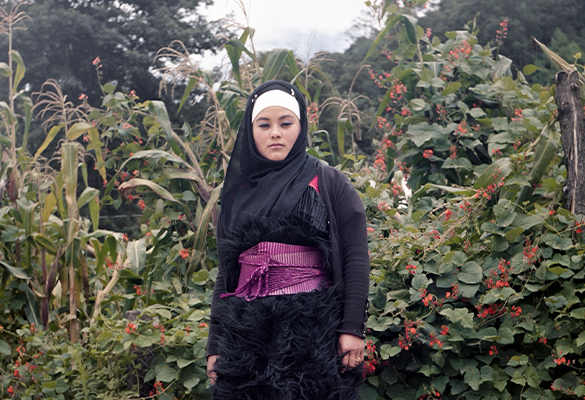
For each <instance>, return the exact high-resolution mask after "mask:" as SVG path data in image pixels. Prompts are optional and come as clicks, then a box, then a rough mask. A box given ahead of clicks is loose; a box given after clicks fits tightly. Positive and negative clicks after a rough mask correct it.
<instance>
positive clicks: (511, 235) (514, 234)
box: [504, 226, 525, 243]
mask: <svg viewBox="0 0 585 400" xmlns="http://www.w3.org/2000/svg"><path fill="white" fill-rule="evenodd" d="M524 232H525V231H524V228H522V227H520V226H518V227H516V228H512V230H510V231H508V232H506V234H505V235H504V237H505V238H506V240H507V241H508V242H509V243H514V242H515V241H516V239H517V238H518V236H520V235H521V234H523V233H524Z"/></svg>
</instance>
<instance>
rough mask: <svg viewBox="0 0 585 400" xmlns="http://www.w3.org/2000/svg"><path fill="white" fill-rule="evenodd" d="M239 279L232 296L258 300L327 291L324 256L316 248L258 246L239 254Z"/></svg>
mask: <svg viewBox="0 0 585 400" xmlns="http://www.w3.org/2000/svg"><path fill="white" fill-rule="evenodd" d="M239 262H240V268H241V270H240V279H239V282H238V287H237V289H236V291H235V292H234V293H226V294H222V295H221V297H226V296H233V295H235V296H237V297H244V298H245V299H246V300H248V301H250V300H253V299H255V298H257V297H265V296H275V295H282V294H294V293H300V292H310V291H313V290H320V289H322V288H324V287H328V281H327V273H326V271H325V268H324V266H323V254H322V252H321V250H319V249H318V248H316V247H309V246H295V245H290V244H284V243H277V242H260V243H258V244H257V245H256V246H254V247H252V248H250V249H248V250H246V251H244V252H243V253H242V254H240V257H239Z"/></svg>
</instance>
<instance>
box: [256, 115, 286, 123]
mask: <svg viewBox="0 0 585 400" xmlns="http://www.w3.org/2000/svg"><path fill="white" fill-rule="evenodd" d="M292 117H293V115H292V114H285V115H282V116H280V117H278V119H279V120H280V119H285V118H292ZM260 120H262V121H270V118H268V117H257V118H256V119H255V120H254V122H255V121H260Z"/></svg>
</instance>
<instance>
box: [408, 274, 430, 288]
mask: <svg viewBox="0 0 585 400" xmlns="http://www.w3.org/2000/svg"><path fill="white" fill-rule="evenodd" d="M430 283H431V281H430V280H428V279H427V277H426V276H425V275H424V274H419V275H416V276H415V277H414V278H413V279H412V287H413V288H414V289H415V290H420V289H423V288H426V287H427V286H428V285H429V284H430Z"/></svg>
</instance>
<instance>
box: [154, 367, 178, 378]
mask: <svg viewBox="0 0 585 400" xmlns="http://www.w3.org/2000/svg"><path fill="white" fill-rule="evenodd" d="M155 371H156V380H157V381H161V382H172V381H174V380H175V379H177V371H175V370H174V369H173V368H171V367H169V366H168V365H166V364H159V365H157V366H156V368H155Z"/></svg>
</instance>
